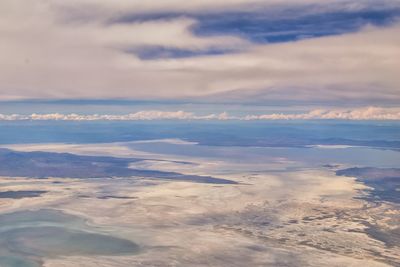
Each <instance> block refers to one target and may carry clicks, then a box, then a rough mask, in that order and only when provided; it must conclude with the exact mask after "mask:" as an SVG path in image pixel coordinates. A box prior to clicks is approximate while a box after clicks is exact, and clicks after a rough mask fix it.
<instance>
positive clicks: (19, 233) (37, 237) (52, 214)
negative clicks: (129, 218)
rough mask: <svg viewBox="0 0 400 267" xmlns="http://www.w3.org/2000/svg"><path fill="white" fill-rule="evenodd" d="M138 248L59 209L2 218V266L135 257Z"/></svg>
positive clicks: (19, 213)
mask: <svg viewBox="0 0 400 267" xmlns="http://www.w3.org/2000/svg"><path fill="white" fill-rule="evenodd" d="M138 251H139V246H138V245H137V244H136V243H134V242H132V241H130V240H126V239H122V238H118V237H114V236H110V235H106V234H103V233H101V232H100V230H99V229H98V228H94V227H90V226H88V225H87V224H86V222H85V220H84V219H82V218H80V217H77V216H73V215H69V214H65V213H63V212H60V211H57V210H37V211H20V212H15V213H10V214H2V215H0V266H1V267H21V266H24V267H25V266H28V267H29V266H33V267H36V266H41V262H42V259H43V258H54V257H59V256H70V255H120V254H133V253H137V252H138Z"/></svg>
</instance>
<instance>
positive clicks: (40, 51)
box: [0, 0, 400, 105]
mask: <svg viewBox="0 0 400 267" xmlns="http://www.w3.org/2000/svg"><path fill="white" fill-rule="evenodd" d="M265 2H266V1H258V0H252V1H244V0H225V1H208V0H207V1H203V0H202V1H197V0H196V1H189V2H188V1H182V0H167V1H102V0H97V1H94V0H84V1H67V2H66V1H57V0H51V1H28V2H27V1H22V0H5V1H2V2H1V3H0V16H1V18H2V19H1V20H0V36H1V42H0V51H1V52H0V73H1V77H0V100H11V99H28V98H55V99H67V98H68V99H70V98H76V99H79V98H89V99H90V98H96V99H99V98H130V99H198V98H203V99H207V98H213V97H214V98H215V97H216V96H220V95H222V96H224V97H226V99H229V98H230V97H234V98H236V99H239V100H240V101H244V102H245V101H248V100H250V99H251V98H252V97H254V96H257V97H259V99H260V100H259V101H264V100H268V101H287V100H293V101H298V102H302V101H308V102H310V101H311V102H313V101H314V102H316V103H320V102H331V103H335V102H336V103H337V102H338V101H341V102H348V103H353V102H358V103H359V102H361V103H364V104H367V105H370V104H373V105H386V104H387V103H389V102H390V103H393V102H398V101H400V93H399V85H400V76H399V75H398V70H399V69H400V61H399V60H398V58H400V26H399V25H393V26H391V27H388V28H376V27H367V28H365V29H363V30H362V31H361V32H358V33H353V34H343V35H338V36H333V37H323V38H315V39H309V40H302V41H297V42H291V43H285V44H273V45H268V44H266V45H260V44H258V45H256V44H252V43H249V42H248V41H246V40H244V39H241V38H239V37H237V36H207V37H204V36H203V37H200V36H196V35H194V34H193V33H192V31H191V28H192V27H193V25H195V24H196V23H197V22H196V21H195V20H193V19H189V18H184V17H180V18H173V19H159V20H149V21H143V22H136V23H132V24H107V23H105V22H106V21H107V20H110V19H113V18H116V17H118V16H121V15H123V14H125V13H126V14H131V13H137V14H141V13H151V12H160V11H168V12H174V11H182V10H184V11H196V10H197V11H198V10H203V11H204V10H216V9H234V10H235V9H241V8H254V7H257V6H264V7H268V6H274V5H275V6H276V5H290V4H296V5H300V4H313V3H318V2H319V1H313V0H309V1H291V0H290V1H288V0H287V1H282V0H275V1H268V3H265ZM333 2H335V1H329V3H333ZM336 3H339V2H337V1H336ZM340 3H345V7H346V8H348V9H351V8H353V9H354V8H361V7H362V6H364V5H368V4H370V1H342V2H340ZM82 10H84V11H85V10H86V11H85V12H83V11H82ZM88 10H90V12H89V11H88ZM142 46H162V47H172V48H177V49H190V50H202V49H215V48H223V49H232V48H234V49H239V50H241V51H242V52H240V53H233V54H225V55H214V56H206V55H204V56H199V57H192V58H181V59H154V60H141V59H140V58H139V57H137V56H135V55H134V54H130V53H126V50H127V49H132V48H135V47H142Z"/></svg>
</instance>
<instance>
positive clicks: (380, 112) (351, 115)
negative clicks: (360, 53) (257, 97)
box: [0, 107, 400, 121]
mask: <svg viewBox="0 0 400 267" xmlns="http://www.w3.org/2000/svg"><path fill="white" fill-rule="evenodd" d="M24 120H37V121H55V120H57V121H141V120H245V121H251V120H400V108H381V107H365V108H358V109H351V110H343V109H337V110H324V109H316V110H312V111H310V112H307V113H297V114H284V113H273V114H263V115H245V116H230V115H229V114H228V113H226V112H223V113H219V114H208V115H196V114H194V113H192V112H185V111H159V110H146V111H139V112H136V113H131V114H125V115H104V114H103V115H99V114H93V115H80V114H60V113H50V114H31V115H20V114H11V115H5V114H0V121H24Z"/></svg>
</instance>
